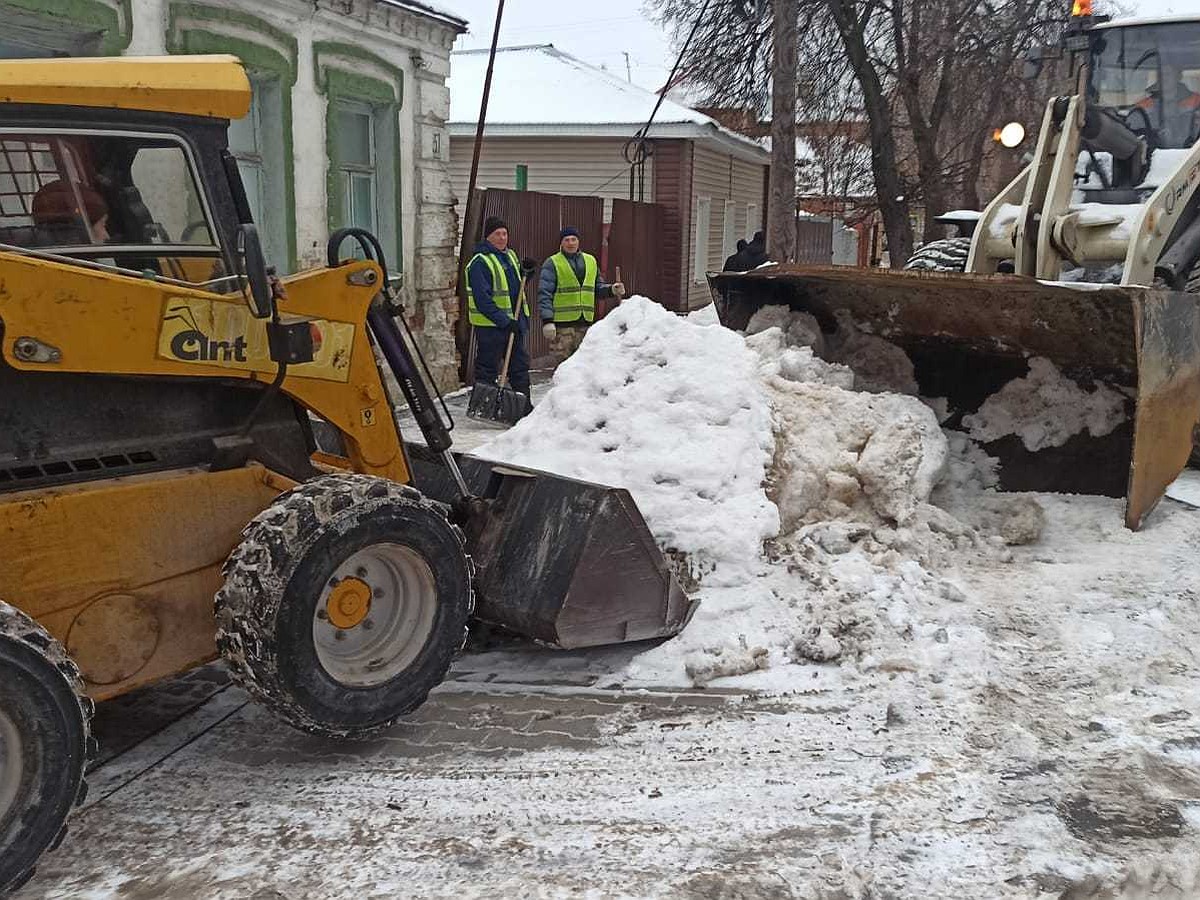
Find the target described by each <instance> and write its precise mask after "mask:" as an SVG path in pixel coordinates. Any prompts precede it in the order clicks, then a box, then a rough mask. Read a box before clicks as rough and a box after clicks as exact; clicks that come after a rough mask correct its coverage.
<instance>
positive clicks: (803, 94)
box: [647, 0, 1067, 265]
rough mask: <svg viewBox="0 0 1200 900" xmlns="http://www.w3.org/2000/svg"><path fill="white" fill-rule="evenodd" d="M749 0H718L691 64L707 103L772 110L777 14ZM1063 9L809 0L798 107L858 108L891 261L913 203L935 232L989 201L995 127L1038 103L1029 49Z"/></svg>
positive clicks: (904, 237) (909, 242)
mask: <svg viewBox="0 0 1200 900" xmlns="http://www.w3.org/2000/svg"><path fill="white" fill-rule="evenodd" d="M647 2H648V4H649V5H651V6H653V7H654V8H656V9H657V11H658V14H659V17H660V19H661V20H662V21H663V22H664V23H665V24H666V25H667V26H668V27H674V26H675V25H677V24H679V23H682V22H687V23H688V25H689V27H690V24H691V22H692V21H694V16H695V13H694V11H693V9H694V7H693V6H692V4H691V3H690V2H689V0H647ZM745 5H746V4H745V0H715V2H714V3H712V5H711V6H710V11H709V16H708V21H707V22H704V23H702V25H701V29H700V31H699V33H698V35H697V37H698V40H697V41H696V42H695V44H694V46H695V48H696V49H695V50H694V51H693V52H691V53H690V54H689V59H687V61H686V65H687V70H686V71H687V75H688V78H689V81H690V84H691V85H692V86H693V88H694V89H695V90H697V91H699V92H702V93H703V94H704V96H705V99H706V101H707V103H708V104H709V105H729V106H750V107H752V108H754V109H757V110H759V111H760V112H765V111H766V106H767V104H766V100H767V96H768V94H767V89H766V88H767V85H769V84H770V66H771V53H770V38H771V23H770V22H767V21H764V19H765V18H769V17H762V18H756V17H753V16H750V17H745V16H742V15H739V10H740V9H742V8H744V6H745ZM1066 12H1067V10H1066V9H1065V8H1064V0H799V4H798V10H797V17H798V20H799V23H800V26H799V35H800V38H799V41H800V65H799V72H798V76H797V77H798V85H797V87H798V95H799V102H800V117H801V119H805V118H808V117H809V114H810V112H811V109H812V107H813V105H814V98H816V99H817V100H822V99H827V98H829V97H831V96H836V97H838V98H841V99H843V100H845V101H848V102H845V105H846V106H847V107H854V108H856V110H858V111H860V112H858V116H860V117H861V119H863V120H864V121H865V124H866V128H865V131H866V135H865V137H866V140H867V142H869V146H870V153H871V157H870V162H871V172H872V177H873V180H874V186H875V194H876V200H877V204H878V208H879V211H880V215H881V217H882V219H883V224H884V229H885V231H886V233H887V237H888V245H889V252H890V257H891V260H892V264H893V265H899V264H902V263H903V262H904V261H905V260H906V259H907V258H908V256H909V254H910V253H911V251H912V248H913V244H914V232H913V226H912V215H911V213H912V211H913V209H914V208H915V207H919V206H922V207H924V209H925V212H926V225H925V230H924V237H925V238H926V239H929V238H930V237H936V236H940V235H939V234H938V232H937V226H936V225H935V224H934V223H933V217H934V215H936V214H937V213H940V212H943V211H945V210H946V209H948V208H950V207H951V206H954V205H963V206H971V207H975V206H977V205H978V201H979V197H978V189H977V185H978V182H979V177H980V172H981V169H982V168H983V165H984V163H985V160H986V157H987V154H989V153H990V152H993V150H994V146H993V144H992V142H991V141H990V135H991V132H992V129H993V128H994V127H996V126H997V125H998V124H1002V122H1001V121H999V120H1000V119H1004V120H1005V121H1007V120H1008V118H1011V117H1012V116H1011V115H1010V110H1012V109H1013V108H1014V107H1015V106H1017V105H1018V104H1020V103H1022V102H1025V103H1028V102H1030V100H1029V98H1028V96H1027V94H1028V92H1027V91H1026V90H1025V89H1024V88H1023V86H1022V85H1021V84H1020V82H1019V80H1018V79H1017V78H1016V77H1015V72H1016V69H1017V68H1018V65H1019V61H1020V59H1021V57H1022V56H1023V55H1024V53H1025V51H1026V49H1028V48H1029V47H1030V46H1032V45H1033V44H1034V43H1037V42H1039V41H1045V40H1048V39H1049V38H1050V37H1051V36H1052V34H1053V32H1054V31H1055V29H1056V28H1057V26H1058V25H1059V24H1060V23H1061V21H1062V20H1063V18H1064V17H1065V14H1066ZM833 79H838V80H837V81H834V80H833ZM816 105H819V103H818V104H816Z"/></svg>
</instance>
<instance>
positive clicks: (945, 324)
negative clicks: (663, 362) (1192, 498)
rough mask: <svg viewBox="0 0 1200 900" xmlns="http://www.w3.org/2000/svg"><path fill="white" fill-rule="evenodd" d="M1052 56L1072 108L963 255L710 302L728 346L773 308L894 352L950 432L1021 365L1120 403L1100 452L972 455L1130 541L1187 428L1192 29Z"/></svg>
mask: <svg viewBox="0 0 1200 900" xmlns="http://www.w3.org/2000/svg"><path fill="white" fill-rule="evenodd" d="M1065 45H1066V47H1067V49H1068V50H1069V51H1070V52H1071V54H1072V64H1073V65H1072V71H1075V65H1074V64H1075V63H1079V72H1080V74H1079V85H1080V88H1079V92H1078V93H1077V94H1075V95H1073V96H1066V97H1055V98H1052V99H1051V100H1050V101H1049V103H1048V104H1047V105H1046V111H1045V116H1044V118H1043V120H1042V126H1041V132H1040V134H1039V135H1038V140H1037V146H1036V149H1035V150H1034V152H1033V160H1032V162H1031V163H1030V164H1029V165H1028V166H1027V167H1026V168H1025V169H1024V170H1023V171H1022V172H1021V173H1020V175H1018V176H1017V177H1016V178H1015V179H1014V180H1013V181H1012V183H1011V184H1009V185H1008V186H1007V187H1005V188H1004V190H1003V191H1001V193H1000V194H999V195H998V196H997V197H996V198H995V199H994V200H993V201H992V202H991V203H990V204H989V205H988V207H987V208H986V209H985V210H984V211H983V213H982V215H981V216H980V217H979V219H978V222H977V224H976V227H975V229H974V232H973V234H972V235H971V236H970V237H967V238H951V239H948V240H946V241H937V242H934V243H933V244H930V245H926V246H925V247H923V248H921V249H920V250H919V251H918V252H917V253H916V254H914V256H913V258H912V259H911V260H910V261H909V264H908V266H907V268H908V269H909V270H908V271H899V272H897V271H890V272H884V271H873V270H866V271H865V270H861V269H849V268H811V267H800V266H771V267H766V268H763V269H760V270H757V271H754V272H748V273H744V274H721V275H716V276H713V277H712V278H711V283H712V287H713V293H714V297H715V299H716V305H717V310H718V313H719V314H720V316H721V319H722V321H723V322H724V323H725V324H726V325H729V326H730V327H733V328H744V327H745V325H746V324H747V322H748V321H749V319H750V317H751V316H752V315H753V313H754V312H755V311H756V310H757V309H759V308H760V307H762V306H764V305H768V304H786V305H788V306H790V307H792V308H794V309H797V310H803V311H806V312H809V313H811V314H812V315H814V316H815V317H816V318H817V320H818V322H819V323H820V324H821V326H822V328H823V330H825V331H827V332H835V331H837V330H838V329H839V327H840V324H839V323H841V324H844V323H847V322H852V323H853V326H854V327H856V328H858V329H861V330H862V331H865V332H868V333H870V334H873V335H876V336H878V337H882V338H885V339H887V340H888V341H890V342H892V343H894V344H896V345H897V346H899V347H901V348H902V349H903V350H904V351H905V352H906V353H907V355H908V357H909V359H910V360H911V362H912V364H913V367H914V370H915V372H914V373H915V377H916V381H917V384H918V388H919V391H920V393H921V394H922V395H923V396H927V397H945V398H947V399H948V401H949V404H950V407H951V409H952V411H953V415H954V418H952V419H951V420H950V421H951V423H952V424H953V423H954V422H955V421H958V420H960V419H961V417H962V416H964V415H967V414H970V413H972V412H975V411H976V410H978V409H979V407H980V405H981V404H982V403H983V402H984V401H985V400H986V399H987V398H988V397H989V396H991V395H992V394H994V393H996V392H997V391H999V390H1001V388H1003V387H1004V385H1005V384H1007V383H1008V382H1010V381H1011V380H1013V379H1015V378H1021V377H1024V376H1025V375H1026V374H1027V373H1028V372H1029V369H1030V367H1029V363H1028V360H1029V358H1030V357H1044V358H1046V359H1048V360H1050V361H1051V362H1052V363H1054V364H1055V365H1056V366H1057V367H1058V368H1059V370H1061V371H1062V372H1063V374H1064V375H1066V376H1068V377H1070V378H1072V379H1073V380H1075V381H1076V382H1077V383H1078V384H1079V385H1080V386H1082V387H1084V388H1085V389H1091V387H1092V386H1093V385H1094V384H1095V383H1096V382H1097V381H1099V382H1103V383H1107V384H1109V385H1113V386H1115V387H1117V388H1119V389H1122V390H1123V391H1124V393H1126V394H1127V395H1128V397H1129V398H1130V399H1129V402H1128V404H1127V405H1128V407H1129V408H1128V410H1127V421H1126V423H1125V424H1124V425H1122V426H1120V427H1118V428H1116V429H1115V430H1113V431H1111V432H1110V433H1108V434H1105V435H1103V436H1099V437H1094V436H1092V435H1090V434H1088V433H1081V434H1077V435H1075V436H1073V437H1071V438H1070V439H1069V440H1068V441H1067V442H1066V443H1065V444H1063V445H1061V446H1055V447H1043V448H1041V449H1039V450H1037V451H1030V450H1029V449H1027V448H1026V447H1025V446H1024V444H1023V442H1022V441H1021V440H1020V439H1019V438H1017V437H1016V436H1013V435H1009V436H1005V437H1003V438H999V439H996V440H992V441H991V442H989V443H987V444H985V445H984V447H985V449H986V450H987V451H988V452H989V453H991V454H992V455H993V456H997V457H999V459H1000V463H1001V467H1000V483H1001V486H1002V487H1004V488H1006V489H1010V490H1041V491H1062V492H1071V493H1096V494H1104V495H1109V496H1115V497H1122V496H1123V497H1125V498H1126V501H1127V502H1126V515H1125V522H1126V524H1127V525H1128V526H1129V527H1130V528H1133V529H1136V528H1138V527H1139V526H1140V524H1141V522H1142V520H1143V519H1144V518H1145V516H1146V514H1147V513H1148V512H1149V511H1150V510H1151V509H1152V508H1153V506H1154V504H1155V503H1156V502H1157V501H1158V500H1159V498H1160V497H1161V496H1162V493H1163V491H1164V490H1165V488H1166V487H1167V485H1169V484H1170V483H1171V481H1173V480H1174V479H1175V477H1176V476H1177V475H1178V474H1179V472H1180V470H1181V469H1182V468H1183V467H1184V465H1185V464H1186V463H1187V461H1188V458H1189V454H1190V453H1192V449H1193V441H1194V440H1195V429H1196V425H1197V422H1198V421H1200V303H1198V300H1200V297H1198V295H1197V293H1196V291H1198V290H1200V17H1196V16H1191V17H1183V18H1175V19H1164V20H1135V21H1129V22H1108V21H1105V20H1102V17H1098V16H1097V17H1092V16H1085V17H1076V18H1073V19H1072V21H1071V23H1070V25H1069V26H1068V28H1067V32H1066V36H1065Z"/></svg>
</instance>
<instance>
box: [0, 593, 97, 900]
mask: <svg viewBox="0 0 1200 900" xmlns="http://www.w3.org/2000/svg"><path fill="white" fill-rule="evenodd" d="M0 639H4V640H8V641H12V642H13V643H17V644H23V645H25V646H26V647H28V648H29V649H30V650H32V651H33V652H34V653H36V654H37V655H39V656H41V657H42V658H43V659H45V660H46V662H47V663H49V664H50V665H51V666H53V667H54V669H55V670H56V671H57V672H58V673H59V674H60V675H61V676H62V677H63V678H64V679H65V680H66V681H67V683H68V684H69V685H70V686H71V691H72V693H74V695H75V701H76V702H77V703H78V704H79V712H80V715H81V717H82V719H83V735H84V761H83V764H84V769H85V771H86V768H87V764H88V762H90V761H91V760H93V759H95V758H96V755H97V753H98V752H99V746H98V745H97V743H96V739H95V738H94V737H92V733H91V722H92V715H93V714H94V713H95V711H96V705H95V703H93V702H92V699H91V698H90V697H89V696H88V695H87V690H86V689H85V688H84V684H83V675H82V673H81V672H80V671H79V666H77V665H76V664H75V661H74V660H73V659H71V657H70V655H69V654H68V653H67V650H66V648H65V647H64V646H63V645H62V644H61V643H59V642H58V641H56V640H55V639H54V638H53V637H52V636H51V635H50V633H49V632H48V631H46V629H44V628H43V627H42V626H41V625H39V624H38V623H37V622H35V621H34V620H33V619H32V618H30V617H29V616H27V615H26V614H25V613H23V612H21V611H20V610H19V609H17V608H16V607H15V606H11V605H10V604H8V603H5V602H4V601H3V600H0ZM86 797H87V779H86V778H81V779H80V781H79V791H78V792H77V793H76V795H75V803H74V806H79V805H80V804H81V803H83V801H84V799H85V798H86ZM66 836H67V823H66V822H63V824H62V827H61V828H60V829H59V830H58V834H56V835H55V836H54V840H53V841H51V842H50V846H49V847H47V848H46V850H47V852H49V851H52V850H57V849H58V847H59V845H60V844H61V843H62V842H63V838H65V837H66ZM35 871H36V867H35V866H30V867H29V868H28V869H27V870H26V871H24V872H21V873H20V874H19V875H18V876H17V877H16V879H15V880H14V881H13V882H12V883H11V884H10V886H9V890H13V891H15V890H17V889H18V888H20V887H21V885H23V884H25V883H26V882H27V881H29V879H30V878H32V877H33V874H34V872H35Z"/></svg>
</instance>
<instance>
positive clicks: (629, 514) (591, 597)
mask: <svg viewBox="0 0 1200 900" xmlns="http://www.w3.org/2000/svg"><path fill="white" fill-rule="evenodd" d="M409 456H410V459H411V461H412V463H413V467H412V471H413V478H414V484H415V486H416V487H417V488H419V489H420V490H421V491H422V493H424V494H425V495H427V496H429V497H432V498H433V499H435V500H440V501H442V502H445V503H451V502H453V501H454V500H455V499H456V498H457V492H456V487H455V485H454V482H453V481H452V480H451V479H450V476H449V475H448V473H447V472H446V467H445V464H444V463H443V462H442V461H441V460H439V459H438V458H437V457H436V456H435V455H433V454H430V453H429V452H428V450H426V449H425V448H423V447H419V446H412V447H410V448H409ZM455 456H456V459H457V461H458V465H459V468H460V469H461V471H462V474H463V477H464V478H465V479H466V481H467V485H468V487H469V488H470V489H471V492H472V493H473V494H475V495H476V496H478V497H483V498H485V499H486V500H487V511H486V512H485V513H483V514H481V515H480V516H479V518H478V519H477V520H475V521H472V522H469V523H468V525H467V528H466V532H467V549H468V551H469V552H470V554H471V558H472V560H473V561H474V563H475V568H476V573H477V575H476V579H475V596H476V607H475V615H476V616H477V617H478V618H480V619H482V620H483V621H485V622H491V623H494V624H497V625H502V626H504V627H505V628H508V629H510V630H512V631H515V632H517V633H519V634H523V635H525V636H526V637H530V638H533V639H535V640H537V641H540V642H542V643H545V644H550V645H552V646H555V647H560V648H563V649H574V648H578V647H592V646H600V645H604V644H621V643H626V642H629V641H642V640H648V639H651V638H659V637H668V636H670V635H674V634H677V633H678V632H679V631H680V630H682V628H683V627H684V626H685V625H686V624H687V623H688V620H689V619H690V618H691V615H692V613H693V611H694V609H695V605H696V604H695V602H694V601H692V600H691V599H689V598H688V596H687V595H686V594H685V593H684V591H683V589H682V588H681V587H680V585H679V582H678V581H677V580H676V578H675V576H674V574H673V572H672V570H671V567H670V566H669V565H668V563H667V560H666V558H665V557H664V555H663V553H662V551H661V550H660V549H659V548H658V545H657V544H656V543H655V541H654V538H653V536H652V535H651V534H650V529H649V528H648V527H647V525H646V521H645V519H643V518H642V514H641V513H640V512H639V511H638V508H637V505H636V504H635V503H634V502H633V498H632V497H631V496H630V495H629V492H628V491H626V490H624V489H621V488H612V487H607V486H605V485H600V484H594V483H592V482H587V481H577V480H575V479H573V478H563V477H561V476H558V475H551V474H550V473H548V472H541V471H538V470H535V469H524V468H517V467H514V466H507V465H499V464H496V463H491V462H488V461H486V460H482V459H478V458H476V457H473V456H467V455H465V454H456V455H455Z"/></svg>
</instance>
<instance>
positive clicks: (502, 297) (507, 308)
mask: <svg viewBox="0 0 1200 900" xmlns="http://www.w3.org/2000/svg"><path fill="white" fill-rule="evenodd" d="M505 253H506V254H507V256H508V259H509V261H510V262H511V263H512V267H513V271H514V272H517V273H520V271H521V259H520V257H518V256H517V254H516V252H515V251H514V250H512V249H511V248H510V249H508V250H506V251H505ZM477 259H482V260H483V261H484V262H485V263H486V264H487V267H488V268H489V269H491V272H492V302H494V303H495V304H496V306H497V308H499V309H502V310H504V312H506V313H507V314H508V316H509V318H512V296H511V295H510V294H509V292H508V273H507V272H505V271H504V266H502V265H500V260H498V259H496V255H495V254H494V253H476V254H475V255H474V256H472V257H471V259H470V260H469V261H468V262H467V267H466V268H465V269H464V270H463V283H464V284H466V286H467V318H468V320H469V321H470V323H471V324H472V325H475V326H476V327H478V328H495V327H496V323H495V322H493V321H492V320H491V319H489V318H488V317H487V316H485V315H484V314H483V313H481V312H480V311H479V307H477V306H476V305H475V294H474V293H473V292H472V291H471V277H470V275H469V274H468V273H469V272H470V269H471V266H472V265H474V264H475V260H477ZM517 277H518V278H520V277H521V276H520V274H518V275H517ZM519 296H520V298H521V308H522V309H523V310H524V311H525V316H526V318H528V317H529V301H528V300H526V299H525V282H524V281H522V282H521V290H520V294H519Z"/></svg>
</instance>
